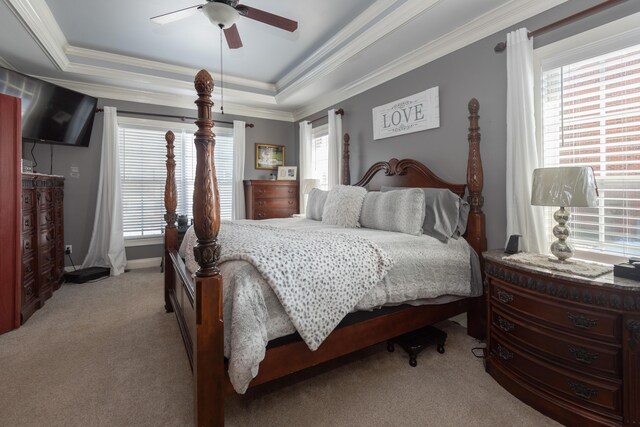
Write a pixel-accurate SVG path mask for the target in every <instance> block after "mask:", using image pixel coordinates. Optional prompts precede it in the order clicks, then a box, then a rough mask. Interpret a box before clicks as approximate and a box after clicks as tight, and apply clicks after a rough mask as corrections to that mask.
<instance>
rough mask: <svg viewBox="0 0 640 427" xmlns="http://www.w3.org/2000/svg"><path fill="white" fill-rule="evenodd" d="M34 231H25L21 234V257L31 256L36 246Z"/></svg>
mask: <svg viewBox="0 0 640 427" xmlns="http://www.w3.org/2000/svg"><path fill="white" fill-rule="evenodd" d="M36 243H37V239H36V233H35V232H31V233H25V234H23V235H22V258H26V257H28V256H31V255H32V254H33V253H34V251H35V248H36Z"/></svg>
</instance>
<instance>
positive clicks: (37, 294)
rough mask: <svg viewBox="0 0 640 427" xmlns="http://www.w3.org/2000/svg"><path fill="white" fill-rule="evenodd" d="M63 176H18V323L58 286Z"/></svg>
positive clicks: (61, 266)
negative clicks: (19, 270)
mask: <svg viewBox="0 0 640 427" xmlns="http://www.w3.org/2000/svg"><path fill="white" fill-rule="evenodd" d="M63 212H64V178H63V177H61V176H53V175H38V174H23V175H22V227H21V232H22V252H21V254H22V288H21V289H22V291H21V300H22V306H21V310H20V320H21V323H24V322H26V321H27V319H28V318H29V317H30V316H31V315H32V314H33V313H34V312H35V311H36V310H37V309H39V308H40V307H42V306H43V305H44V302H45V301H46V300H47V299H49V298H51V296H52V295H53V291H55V290H57V289H59V288H60V285H61V284H62V281H63V278H64V215H63Z"/></svg>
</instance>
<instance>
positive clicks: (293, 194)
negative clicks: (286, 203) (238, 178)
mask: <svg viewBox="0 0 640 427" xmlns="http://www.w3.org/2000/svg"><path fill="white" fill-rule="evenodd" d="M253 194H254V197H255V198H256V199H273V198H276V199H278V198H294V199H295V198H297V197H298V187H297V186H295V187H294V186H290V185H269V186H267V185H256V186H255V187H254V188H253Z"/></svg>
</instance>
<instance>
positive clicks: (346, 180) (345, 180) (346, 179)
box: [342, 133, 351, 185]
mask: <svg viewBox="0 0 640 427" xmlns="http://www.w3.org/2000/svg"><path fill="white" fill-rule="evenodd" d="M349 141H351V137H350V136H349V134H348V133H345V134H344V144H342V185H351V169H350V168H349Z"/></svg>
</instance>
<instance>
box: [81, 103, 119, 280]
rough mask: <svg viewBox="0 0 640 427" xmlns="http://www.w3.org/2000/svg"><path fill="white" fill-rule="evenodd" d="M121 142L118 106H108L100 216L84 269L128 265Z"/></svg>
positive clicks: (113, 270) (115, 268) (114, 271)
mask: <svg viewBox="0 0 640 427" xmlns="http://www.w3.org/2000/svg"><path fill="white" fill-rule="evenodd" d="M118 145H119V144H118V117H117V112H116V109H115V108H113V107H104V128H103V130H102V157H101V161H100V178H99V181H98V197H97V200H96V215H95V219H94V222H93V233H92V234H91V243H89V251H88V253H87V256H86V258H85V259H84V262H83V263H82V268H87V267H108V268H110V269H111V275H112V276H118V275H119V274H122V273H124V269H125V267H126V265H127V255H126V253H125V249H124V233H123V231H122V194H121V188H120V187H121V186H120V152H119V146H118Z"/></svg>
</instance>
